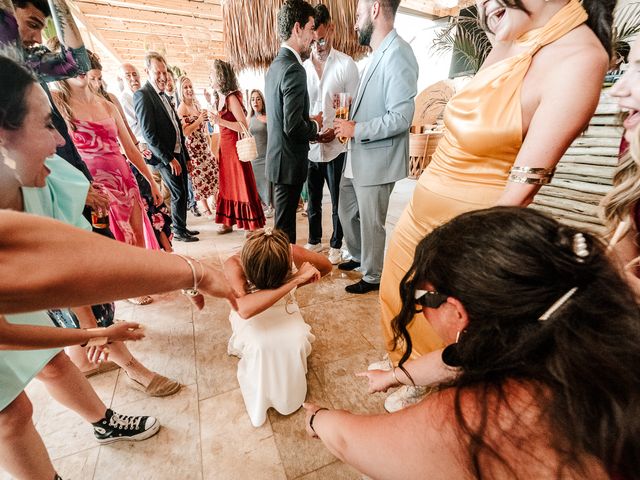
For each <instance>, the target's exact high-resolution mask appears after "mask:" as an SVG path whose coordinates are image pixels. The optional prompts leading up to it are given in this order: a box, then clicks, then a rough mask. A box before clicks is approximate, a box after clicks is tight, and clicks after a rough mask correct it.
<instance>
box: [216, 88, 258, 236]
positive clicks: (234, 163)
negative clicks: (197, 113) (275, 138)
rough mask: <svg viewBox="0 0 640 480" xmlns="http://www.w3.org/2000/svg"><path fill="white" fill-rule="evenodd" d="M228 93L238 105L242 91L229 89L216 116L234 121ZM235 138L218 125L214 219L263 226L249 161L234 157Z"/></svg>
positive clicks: (254, 227)
mask: <svg viewBox="0 0 640 480" xmlns="http://www.w3.org/2000/svg"><path fill="white" fill-rule="evenodd" d="M231 96H236V97H237V98H238V100H239V101H240V104H241V105H242V93H240V92H233V93H230V94H229V95H228V96H227V98H226V100H225V105H224V110H220V118H222V119H223V120H226V121H228V122H235V121H236V118H235V117H234V116H233V113H231V111H229V98H230V97H231ZM237 141H238V132H235V131H233V130H231V129H229V128H226V127H223V126H222V125H220V155H219V161H220V178H219V191H218V201H217V202H216V223H222V224H224V225H227V226H232V225H237V226H238V228H243V229H245V230H257V229H259V228H262V227H264V225H265V223H266V220H265V217H264V212H263V210H262V203H261V202H260V196H259V195H258V187H257V186H256V179H255V177H254V175H253V169H252V168H251V164H250V163H249V162H241V161H240V160H239V159H238V152H237V150H236V142H237Z"/></svg>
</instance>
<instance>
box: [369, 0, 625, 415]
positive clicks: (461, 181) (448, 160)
mask: <svg viewBox="0 0 640 480" xmlns="http://www.w3.org/2000/svg"><path fill="white" fill-rule="evenodd" d="M615 3H616V2H615V0H583V1H582V2H579V1H578V0H477V7H478V11H479V13H480V16H481V19H482V20H483V24H484V27H485V29H486V30H487V31H488V32H489V35H490V39H491V40H492V44H493V49H492V51H491V52H490V54H489V56H488V57H487V59H486V61H485V63H484V64H483V66H482V68H481V69H480V71H479V72H478V73H477V74H476V75H475V77H474V78H473V79H472V80H471V81H470V83H469V84H468V85H467V86H466V87H465V88H464V89H462V90H461V91H460V92H458V93H457V94H456V95H455V96H454V97H453V98H452V99H451V101H450V102H449V104H448V105H447V107H446V110H445V117H444V123H445V127H446V130H445V135H444V137H443V138H442V140H441V141H440V144H439V145H438V149H437V151H436V152H435V153H434V155H433V158H432V160H431V163H430V165H429V166H428V167H427V169H426V170H425V172H424V173H423V174H422V176H421V177H420V179H419V181H418V184H417V186H416V189H415V192H414V194H413V198H412V199H411V202H410V204H409V205H408V206H407V208H406V209H405V211H404V213H403V214H402V216H401V218H400V220H399V222H398V225H397V226H396V229H395V231H394V234H393V237H392V239H391V242H390V244H389V248H388V250H387V254H386V257H385V263H384V270H383V274H382V282H381V288H380V300H381V304H382V329H383V334H384V339H385V347H386V349H387V351H388V353H389V362H388V363H387V366H388V364H389V363H391V364H393V365H396V364H397V363H398V361H402V360H407V359H408V358H403V356H404V357H407V355H406V354H405V348H404V345H400V344H398V345H394V341H393V338H394V332H393V326H392V321H393V319H394V317H395V316H396V315H397V314H398V313H399V312H400V308H401V303H402V302H401V299H400V293H399V285H400V281H401V280H402V278H403V276H404V275H405V274H406V272H407V271H408V269H409V267H410V266H411V263H412V261H413V257H414V250H415V247H416V245H417V244H418V242H419V241H420V240H421V239H422V238H424V236H425V235H426V234H427V233H429V232H430V231H431V230H433V229H434V228H435V227H436V226H438V225H440V224H443V223H446V222H447V221H449V220H450V219H452V218H454V217H455V216H457V215H459V214H461V213H463V212H467V211H470V210H477V209H481V208H486V207H490V206H492V205H513V206H523V207H524V206H527V205H528V204H529V203H530V202H531V201H532V199H533V197H534V196H535V194H536V193H537V191H538V190H539V188H540V186H541V185H542V184H544V183H547V182H548V181H549V180H550V179H551V176H552V174H553V171H554V169H555V166H556V164H557V163H558V161H559V160H560V158H561V157H562V155H563V154H564V152H565V151H566V149H567V148H568V147H569V145H570V144H571V142H572V141H573V140H574V139H575V138H576V137H577V136H578V135H579V134H580V132H581V131H582V130H583V129H584V127H585V126H586V125H587V124H588V122H589V120H590V118H591V116H592V115H593V113H594V111H595V109H596V106H597V104H598V100H599V95H600V91H601V86H602V79H603V78H604V75H605V72H606V69H607V65H608V52H609V51H610V50H611V23H612V12H613V8H614V6H615ZM490 261H492V260H491V259H490V258H478V262H479V263H480V262H490ZM445 293H446V292H445ZM409 333H410V336H411V339H412V342H413V349H412V354H411V357H410V358H411V359H416V358H418V357H420V356H422V355H425V354H427V353H429V352H432V351H436V350H439V349H441V348H442V347H443V346H444V345H443V342H442V340H441V339H440V338H438V336H437V335H436V334H435V332H434V331H433V330H432V329H431V327H430V326H429V324H428V322H425V321H424V320H423V319H421V318H419V317H416V318H415V319H414V321H413V322H412V323H411V324H410V325H409ZM373 368H376V367H373ZM377 368H384V367H383V366H382V365H377ZM421 393H422V392H420V391H416V390H414V389H413V387H404V388H403V389H402V390H401V391H399V392H398V393H397V394H396V398H395V400H394V401H395V405H388V406H387V407H388V409H391V410H395V409H398V408H403V407H404V406H406V404H407V403H412V402H413V403H414V402H415V401H417V399H418V398H419V394H421ZM389 407H391V408H389Z"/></svg>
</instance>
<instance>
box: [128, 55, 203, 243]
mask: <svg viewBox="0 0 640 480" xmlns="http://www.w3.org/2000/svg"><path fill="white" fill-rule="evenodd" d="M145 67H146V68H145V71H146V72H147V75H148V77H149V78H148V81H147V83H145V84H144V85H143V86H142V88H140V90H138V91H137V92H135V93H134V94H133V106H134V108H135V111H136V116H137V117H138V124H139V126H140V132H141V133H142V136H143V137H144V140H145V142H146V143H147V145H148V146H149V150H151V153H152V156H151V158H150V159H149V160H147V163H148V164H149V165H150V166H151V167H152V168H153V169H154V170H155V171H157V172H159V173H160V175H161V176H162V181H163V182H164V183H165V185H166V186H167V188H169V191H170V192H171V219H172V220H173V233H174V236H173V239H174V240H177V241H180V242H196V241H197V240H198V237H196V235H197V234H198V232H195V231H191V230H188V229H187V161H188V160H189V154H188V153H187V148H186V146H185V143H184V134H183V133H182V127H181V126H180V118H179V117H178V114H177V113H176V111H175V109H174V108H173V107H172V106H171V103H170V102H169V99H168V98H167V96H166V94H165V88H166V85H167V62H166V61H165V59H164V57H163V56H162V55H160V54H159V53H156V52H149V53H148V54H147V55H146V57H145Z"/></svg>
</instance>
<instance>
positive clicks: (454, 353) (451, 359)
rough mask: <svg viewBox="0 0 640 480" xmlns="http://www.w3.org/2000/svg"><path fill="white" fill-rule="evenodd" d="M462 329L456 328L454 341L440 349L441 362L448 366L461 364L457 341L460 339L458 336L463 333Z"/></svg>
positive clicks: (455, 366)
mask: <svg viewBox="0 0 640 480" xmlns="http://www.w3.org/2000/svg"><path fill="white" fill-rule="evenodd" d="M464 332H465V331H464V330H458V333H457V334H456V342H455V343H452V344H451V345H447V346H446V347H445V348H444V350H442V362H443V363H444V364H445V365H447V366H449V367H454V368H457V367H460V366H462V361H461V360H460V352H459V351H458V342H459V341H460V337H462V335H464Z"/></svg>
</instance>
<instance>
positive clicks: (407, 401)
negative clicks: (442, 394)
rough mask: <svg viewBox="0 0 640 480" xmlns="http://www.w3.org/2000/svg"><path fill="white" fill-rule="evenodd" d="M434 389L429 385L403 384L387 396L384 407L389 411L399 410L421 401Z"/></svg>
mask: <svg viewBox="0 0 640 480" xmlns="http://www.w3.org/2000/svg"><path fill="white" fill-rule="evenodd" d="M432 391H433V389H432V388H429V387H422V386H417V387H414V386H411V385H403V386H402V387H400V388H399V389H398V390H396V391H395V392H393V393H392V394H391V395H389V396H388V397H387V399H386V400H385V401H384V409H385V410H386V411H387V412H389V413H394V412H398V411H400V410H402V409H404V408H407V407H408V406H410V405H415V404H416V403H419V402H420V401H421V400H422V399H423V398H424V397H426V396H427V395H428V394H429V393H431V392H432Z"/></svg>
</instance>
